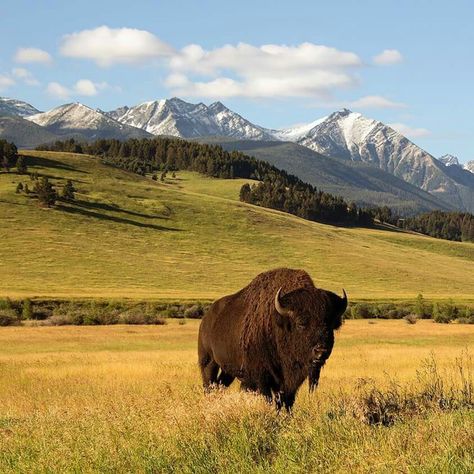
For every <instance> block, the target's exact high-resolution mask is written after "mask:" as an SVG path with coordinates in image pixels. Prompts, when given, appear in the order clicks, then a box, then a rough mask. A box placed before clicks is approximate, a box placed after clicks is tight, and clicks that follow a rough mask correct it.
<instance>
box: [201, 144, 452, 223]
mask: <svg viewBox="0 0 474 474" xmlns="http://www.w3.org/2000/svg"><path fill="white" fill-rule="evenodd" d="M199 141H202V142H209V143H216V144H219V145H221V146H222V147H223V148H224V149H226V150H239V151H242V152H243V153H246V154H248V155H251V156H254V157H255V158H257V159H259V160H264V161H268V162H269V163H271V164H272V165H274V166H276V167H277V168H280V169H283V170H286V171H288V173H290V174H294V175H295V176H298V177H299V178H301V179H302V180H303V181H305V182H307V183H311V184H313V185H314V186H316V187H318V188H320V189H321V190H323V191H326V192H328V193H331V194H336V195H340V196H343V197H344V198H345V199H347V200H348V201H354V202H355V203H357V204H358V205H361V206H369V207H370V206H374V205H377V206H389V207H390V208H391V209H393V210H394V211H395V212H398V213H401V214H404V215H405V214H413V213H420V212H425V211H430V210H434V209H443V210H454V209H455V207H454V206H453V205H451V204H448V203H447V202H445V201H443V200H442V199H439V198H437V197H435V196H433V195H432V194H429V193H427V192H426V191H423V190H422V189H420V188H417V187H416V186H414V185H412V184H410V183H407V182H406V181H403V180H402V179H400V178H397V177H396V176H394V175H393V174H390V173H389V172H387V171H384V170H382V169H379V168H375V167H373V166H370V165H367V164H365V163H362V162H355V161H347V160H342V159H337V158H330V157H327V156H324V155H321V154H320V153H317V152H315V151H313V150H310V149H309V148H306V147H304V146H301V145H297V144H296V143H290V142H262V141H255V140H232V139H229V138H224V139H223V138H219V137H212V138H209V139H201V140H199Z"/></svg>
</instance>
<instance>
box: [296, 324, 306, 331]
mask: <svg viewBox="0 0 474 474" xmlns="http://www.w3.org/2000/svg"><path fill="white" fill-rule="evenodd" d="M307 327H308V324H307V323H305V322H299V323H297V324H296V329H297V330H298V331H304V330H305V329H306V328H307Z"/></svg>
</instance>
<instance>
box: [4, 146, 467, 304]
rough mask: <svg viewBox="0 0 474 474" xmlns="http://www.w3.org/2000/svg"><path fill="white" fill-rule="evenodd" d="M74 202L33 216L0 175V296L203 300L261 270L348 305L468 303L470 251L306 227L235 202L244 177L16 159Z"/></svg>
mask: <svg viewBox="0 0 474 474" xmlns="http://www.w3.org/2000/svg"><path fill="white" fill-rule="evenodd" d="M25 154H27V155H28V158H27V165H28V168H29V172H35V171H37V172H38V173H40V174H41V175H48V176H49V177H50V179H51V180H52V182H53V183H55V184H56V185H57V187H58V189H60V188H61V185H62V184H64V183H65V180H66V179H72V180H73V181H74V185H75V186H76V188H77V189H78V193H77V196H76V197H77V201H76V202H75V203H74V204H64V203H63V204H61V205H60V206H58V207H57V208H56V209H41V208H39V207H38V206H37V205H36V202H35V201H34V200H33V199H29V198H27V197H26V196H25V195H24V194H15V192H14V190H15V187H16V184H17V183H18V182H20V181H22V182H23V183H28V185H29V187H30V188H32V187H33V183H32V182H31V181H30V179H29V177H28V176H19V175H16V174H15V173H10V174H4V173H2V174H0V216H1V226H0V242H2V245H0V274H1V278H0V297H6V296H9V297H11V298H22V297H27V296H28V297H34V296H42V297H53V298H56V297H62V298H74V297H76V298H80V297H104V298H133V299H166V298H172V299H182V300H184V299H198V298H202V299H213V298H215V297H217V296H220V295H222V294H226V293H229V292H233V291H236V290H237V289H239V288H241V287H242V286H244V285H245V284H247V283H248V282H249V281H250V280H251V279H252V278H253V277H254V276H255V275H256V274H258V273H259V272H261V271H264V270H268V269H270V268H275V267H278V266H289V267H296V268H305V269H306V270H308V271H309V272H310V274H311V275H312V276H313V278H314V279H315V281H316V283H317V285H318V286H321V287H324V288H327V289H331V290H334V291H338V292H340V291H341V288H342V287H345V288H346V290H347V292H348V294H349V297H350V298H352V299H361V298H371V299H384V300H388V299H404V298H410V299H411V298H414V297H415V296H416V295H417V294H418V293H420V292H421V293H423V294H424V296H425V297H426V298H430V299H447V298H451V297H452V298H453V299H454V300H456V301H467V300H471V301H473V300H474V295H473V288H474V244H469V243H457V242H448V241H443V240H437V239H432V238H429V237H424V236H419V235H414V234H408V233H402V232H396V231H389V230H380V229H358V228H342V227H335V226H330V225H323V224H318V223H314V222H309V221H305V220H302V219H299V218H297V217H294V216H290V215H287V214H284V213H281V212H277V211H272V210H268V209H263V208H258V207H255V206H251V205H248V204H245V203H240V202H239V201H238V193H239V189H240V187H241V185H242V183H243V182H244V181H243V180H238V179H237V180H218V179H210V178H205V177H202V176H199V175H197V174H194V173H189V172H179V173H178V176H177V178H176V179H172V178H169V179H167V180H166V182H165V183H161V182H154V181H152V180H151V179H150V178H142V177H140V176H137V175H133V174H131V173H127V172H124V171H121V170H118V169H114V168H111V167H108V166H105V165H103V164H102V163H101V162H100V160H99V159H97V158H93V157H89V156H83V155H74V154H67V153H51V152H34V151H25Z"/></svg>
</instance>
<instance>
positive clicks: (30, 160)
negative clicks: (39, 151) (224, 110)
mask: <svg viewBox="0 0 474 474" xmlns="http://www.w3.org/2000/svg"><path fill="white" fill-rule="evenodd" d="M25 158H26V160H25V161H26V165H27V166H33V165H34V166H42V167H44V168H56V169H60V170H65V171H74V172H76V173H83V174H89V172H88V171H84V170H80V169H78V168H76V167H74V166H70V165H66V164H65V163H61V162H59V161H55V160H50V159H48V158H43V157H40V156H30V155H25Z"/></svg>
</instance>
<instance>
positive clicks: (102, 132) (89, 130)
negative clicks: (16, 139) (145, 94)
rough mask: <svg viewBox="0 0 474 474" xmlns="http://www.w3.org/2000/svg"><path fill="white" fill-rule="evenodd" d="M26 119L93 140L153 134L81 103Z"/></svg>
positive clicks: (66, 105)
mask: <svg viewBox="0 0 474 474" xmlns="http://www.w3.org/2000/svg"><path fill="white" fill-rule="evenodd" d="M26 119H27V120H29V121H31V122H33V123H36V124H37V125H41V126H42V127H44V128H45V129H47V130H48V131H50V132H52V133H55V134H59V135H70V134H73V133H79V134H81V135H82V136H84V137H86V138H87V139H91V140H94V139H97V138H121V139H127V138H147V137H151V134H149V133H148V132H146V131H145V130H140V129H138V128H135V127H131V126H129V125H126V124H123V123H121V122H118V121H117V120H114V119H113V118H111V117H109V116H108V115H106V114H105V113H103V112H101V111H99V110H94V109H91V108H90V107H87V106H86V105H83V104H80V103H74V104H65V105H61V106H60V107H56V108H55V109H53V110H50V111H48V112H43V113H39V114H35V115H31V116H29V117H26Z"/></svg>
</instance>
